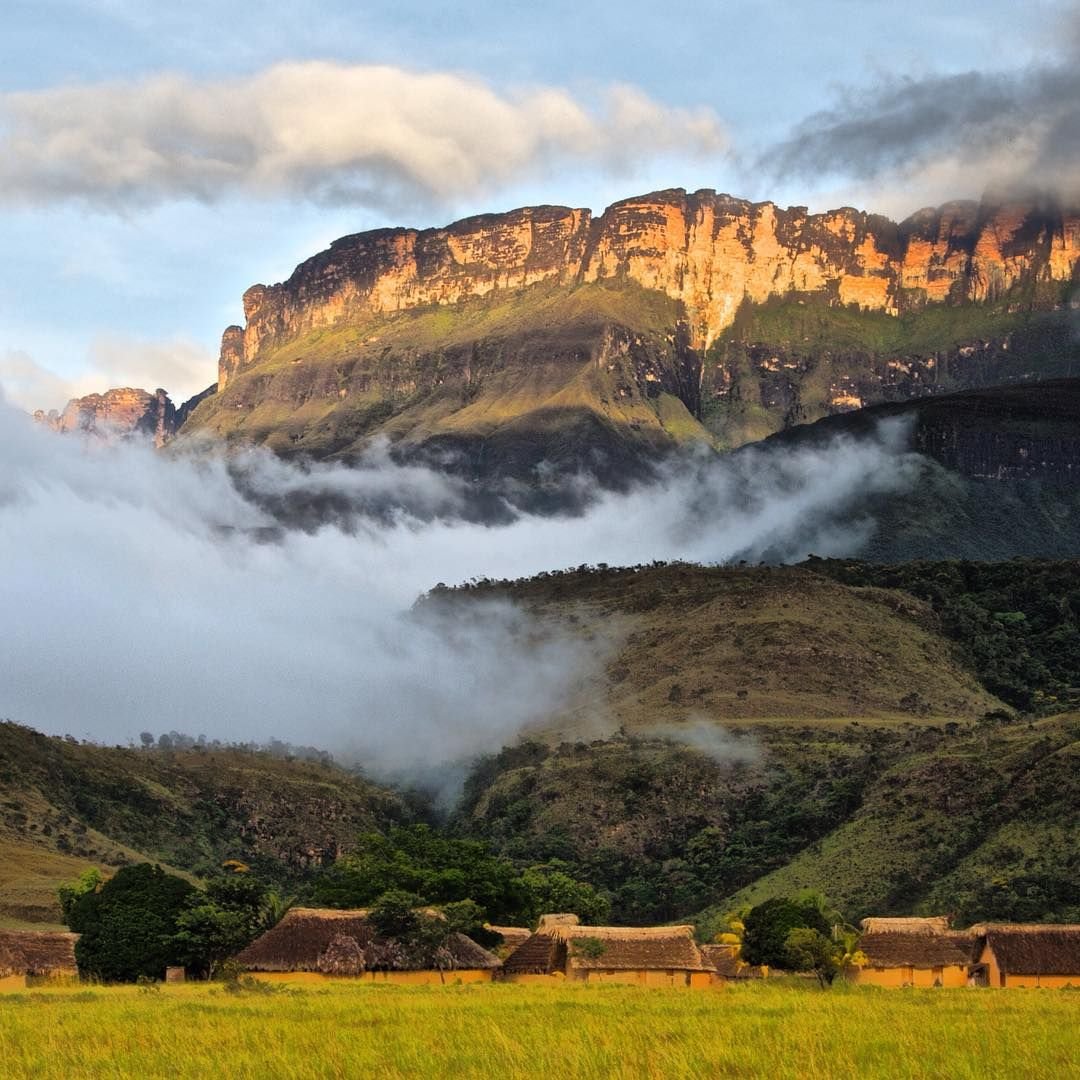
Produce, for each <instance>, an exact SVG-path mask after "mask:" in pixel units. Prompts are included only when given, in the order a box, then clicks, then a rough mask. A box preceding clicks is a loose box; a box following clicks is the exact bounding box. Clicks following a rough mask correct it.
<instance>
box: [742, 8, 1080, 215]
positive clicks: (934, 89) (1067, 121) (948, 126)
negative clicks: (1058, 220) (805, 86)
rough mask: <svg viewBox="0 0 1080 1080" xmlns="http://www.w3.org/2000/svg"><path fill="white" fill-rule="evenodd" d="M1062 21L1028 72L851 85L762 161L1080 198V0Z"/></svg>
mask: <svg viewBox="0 0 1080 1080" xmlns="http://www.w3.org/2000/svg"><path fill="white" fill-rule="evenodd" d="M1059 29H1060V33H1059V35H1058V37H1057V40H1056V42H1055V44H1056V51H1054V52H1050V53H1048V55H1047V58H1046V60H1045V61H1044V62H1043V63H1041V64H1038V65H1035V66H1032V67H1029V68H1027V69H1026V70H1023V71H1020V72H1008V71H996V72H993V71H990V72H988V71H971V72H967V73H965V74H954V75H930V76H926V77H921V78H899V77H895V76H894V77H889V78H886V79H884V80H882V81H881V82H879V83H878V84H876V85H873V86H870V87H865V88H861V89H855V88H852V89H848V90H846V91H845V92H843V93H842V94H841V95H840V96H839V99H838V101H837V103H836V105H835V106H834V107H833V108H831V109H828V110H826V111H823V112H819V113H816V114H814V115H812V116H809V117H807V118H806V119H805V120H804V121H802V122H801V123H800V124H798V125H797V126H796V127H795V128H794V130H793V131H792V132H791V134H790V136H789V137H788V138H786V139H785V140H783V141H782V142H780V143H778V144H777V145H775V146H773V147H771V148H769V149H768V150H767V151H766V152H765V153H764V154H762V155H761V156H760V157H759V158H758V160H757V162H756V168H758V169H764V170H766V171H768V172H770V173H772V174H773V175H776V176H785V177H786V176H793V175H794V176H800V177H804V178H808V179H812V180H814V181H820V179H821V178H822V177H826V176H834V177H838V178H843V179H847V180H855V181H873V182H883V183H884V184H886V185H892V186H897V185H900V184H910V185H914V191H915V192H917V193H918V194H920V195H921V196H922V197H923V198H932V199H933V200H934V201H937V200H939V199H942V198H956V197H958V196H967V197H971V196H977V195H978V194H980V193H981V192H983V191H984V190H987V189H990V190H992V191H1000V192H1003V193H1014V192H1015V193H1021V194H1025V193H1030V192H1032V191H1049V192H1053V193H1056V194H1058V195H1059V196H1061V197H1062V198H1064V199H1066V200H1077V199H1080V8H1077V7H1075V6H1073V7H1070V8H1069V9H1068V11H1067V12H1066V13H1065V14H1064V15H1063V17H1062V22H1061V25H1060V27H1059ZM910 197H911V196H910V195H909V198H910Z"/></svg>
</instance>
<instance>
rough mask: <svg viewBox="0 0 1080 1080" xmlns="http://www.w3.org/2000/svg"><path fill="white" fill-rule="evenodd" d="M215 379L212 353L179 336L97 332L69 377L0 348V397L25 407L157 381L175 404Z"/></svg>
mask: <svg viewBox="0 0 1080 1080" xmlns="http://www.w3.org/2000/svg"><path fill="white" fill-rule="evenodd" d="M216 378H217V361H216V358H215V357H214V356H213V355H211V353H210V352H209V351H208V350H207V349H205V348H203V347H202V346H201V345H198V344H196V343H195V342H193V341H190V340H188V339H186V338H182V337H176V338H172V339H169V340H166V341H150V340H140V339H137V338H129V337H124V336H122V335H119V334H99V335H98V336H97V337H95V338H94V339H93V341H92V342H91V343H90V347H89V350H88V352H87V355H86V360H85V363H84V364H83V365H82V366H81V370H80V372H79V374H78V375H73V376H72V375H62V374H60V373H59V372H57V371H53V370H51V369H50V368H48V367H46V366H45V365H43V364H40V363H38V362H37V361H36V360H35V359H34V358H33V357H32V356H31V355H30V354H29V353H27V352H25V351H24V350H21V349H12V350H8V351H7V352H0V387H2V388H3V393H4V396H5V398H6V399H7V400H8V401H9V402H11V403H12V404H14V405H17V406H19V407H20V408H22V409H25V410H27V411H28V412H33V411H34V410H35V409H45V410H46V411H48V410H49V409H58V410H59V409H63V407H64V406H65V405H66V404H67V403H68V401H70V400H71V399H72V398H74V397H82V396H84V395H85V394H95V393H101V392H102V391H104V390H108V389H110V388H111V387H117V386H131V387H136V388H138V389H142V390H149V391H151V392H153V391H154V390H156V389H157V388H158V387H159V386H161V387H164V388H165V389H166V390H167V391H168V392H169V395H170V396H171V397H172V399H173V401H174V402H176V404H178V405H179V404H180V403H181V402H183V401H186V400H187V399H188V398H189V397H191V396H192V395H194V394H197V393H198V392H199V391H200V390H205V389H206V387H207V386H209V385H210V384H211V383H212V382H213V381H214V380H215V379H216Z"/></svg>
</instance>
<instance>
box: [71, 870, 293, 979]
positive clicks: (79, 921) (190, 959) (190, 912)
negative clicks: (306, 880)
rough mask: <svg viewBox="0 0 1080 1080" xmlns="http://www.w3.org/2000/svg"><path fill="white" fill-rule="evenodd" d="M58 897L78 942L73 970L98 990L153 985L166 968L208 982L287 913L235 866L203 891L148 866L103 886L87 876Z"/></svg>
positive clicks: (95, 875) (283, 902)
mask: <svg viewBox="0 0 1080 1080" xmlns="http://www.w3.org/2000/svg"><path fill="white" fill-rule="evenodd" d="M59 896H60V906H61V908H62V909H63V913H64V921H65V922H66V923H67V925H68V926H69V927H70V929H71V930H73V931H75V932H76V933H78V934H80V935H81V937H80V938H79V941H78V943H77V944H76V946H75V957H76V960H77V961H78V964H79V970H80V971H81V972H82V973H83V974H84V975H90V976H92V977H94V978H97V979H100V980H102V981H103V982H134V981H136V980H137V979H139V978H147V979H159V978H161V976H162V975H163V973H164V971H165V969H166V968H167V967H172V966H181V967H184V968H186V969H187V970H188V971H190V972H191V973H192V974H194V975H202V976H206V977H212V976H213V974H214V972H215V970H216V968H217V967H218V965H219V964H220V963H221V962H222V961H223V960H226V959H228V958H229V957H230V956H233V955H235V954H236V953H237V952H239V951H240V950H241V949H243V948H244V947H245V946H246V945H248V944H249V943H250V942H251V941H253V940H254V939H255V938H256V937H258V936H259V934H261V933H262V932H263V931H264V930H266V929H268V928H269V927H271V926H273V925H274V924H275V923H276V922H277V921H278V920H279V919H280V918H281V916H282V915H283V914H284V913H285V911H286V910H287V909H288V906H289V901H288V900H287V899H285V898H283V897H282V896H281V895H280V894H279V893H277V892H275V891H274V890H272V889H269V888H267V887H266V886H265V885H264V884H262V883H261V882H260V881H258V880H257V879H256V878H254V877H253V876H252V875H251V874H250V873H248V872H247V869H246V867H244V866H243V865H242V864H239V863H236V864H233V866H232V867H230V868H229V870H228V873H226V874H224V875H222V876H221V877H218V878H216V879H214V880H213V881H210V882H208V883H207V885H206V887H205V888H203V889H199V888H197V887H196V886H194V885H193V884H192V883H191V882H190V881H187V880H186V879H184V878H181V877H178V876H176V875H175V874H168V873H166V872H165V871H164V870H162V869H161V867H160V866H153V865H151V864H149V863H139V864H138V865H134V866H125V867H123V868H122V869H120V870H118V871H117V873H116V874H115V876H113V877H111V878H110V879H109V880H108V881H104V880H103V879H102V876H101V874H100V872H99V871H97V870H88V871H87V872H86V873H85V874H83V875H82V877H81V878H79V880H78V881H77V882H75V883H73V884H71V885H67V886H64V887H62V888H61V889H60V891H59Z"/></svg>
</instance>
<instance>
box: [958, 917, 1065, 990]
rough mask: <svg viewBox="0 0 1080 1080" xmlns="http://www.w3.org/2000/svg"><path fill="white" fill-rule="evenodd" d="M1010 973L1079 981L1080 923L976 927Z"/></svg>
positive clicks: (999, 924) (973, 930)
mask: <svg viewBox="0 0 1080 1080" xmlns="http://www.w3.org/2000/svg"><path fill="white" fill-rule="evenodd" d="M971 933H972V934H974V935H977V936H978V938H979V940H980V942H981V943H984V944H985V945H986V946H987V947H988V948H989V949H990V950H992V952H993V954H994V958H995V960H996V961H997V965H998V967H999V968H1000V969H1001V971H1002V972H1004V973H1006V974H1008V975H1057V976H1073V977H1075V978H1077V979H1078V981H1080V925H1075V924H1071V925H1070V924H1060V925H1055V924H1038V923H1030V924H1016V923H983V924H981V925H979V926H973V927H972V928H971Z"/></svg>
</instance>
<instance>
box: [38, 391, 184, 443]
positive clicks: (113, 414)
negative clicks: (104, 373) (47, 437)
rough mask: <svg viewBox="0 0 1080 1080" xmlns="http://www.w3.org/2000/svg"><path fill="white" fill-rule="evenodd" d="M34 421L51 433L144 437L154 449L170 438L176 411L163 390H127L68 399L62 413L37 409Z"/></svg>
mask: <svg viewBox="0 0 1080 1080" xmlns="http://www.w3.org/2000/svg"><path fill="white" fill-rule="evenodd" d="M34 419H35V420H37V421H38V422H39V423H42V424H47V425H48V426H49V427H51V428H52V429H53V430H54V431H59V432H71V431H78V432H82V433H84V434H87V435H93V436H96V437H98V438H102V439H117V438H130V437H132V436H135V435H141V436H148V437H151V438H153V440H154V445H155V446H158V447H161V446H164V445H165V443H166V442H168V441H169V439H171V438H172V436H173V435H174V434H175V432H176V429H177V426H178V424H177V419H176V408H175V407H174V406H173V403H172V401H170V400H169V395H168V394H167V393H166V392H165V391H164V390H160V389H159V390H155V391H154V393H152V394H150V393H147V392H146V391H145V390H135V389H131V388H130V387H122V388H119V389H115V390H107V391H106V392H105V393H104V394H88V395H87V396H86V397H81V398H72V399H71V401H69V402H68V403H67V405H66V406H65V407H64V411H63V412H60V413H58V412H57V411H56V410H55V409H53V410H50V411H49V412H48V413H45V412H43V411H42V410H40V409H39V410H38V411H37V412H35V413H34Z"/></svg>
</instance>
